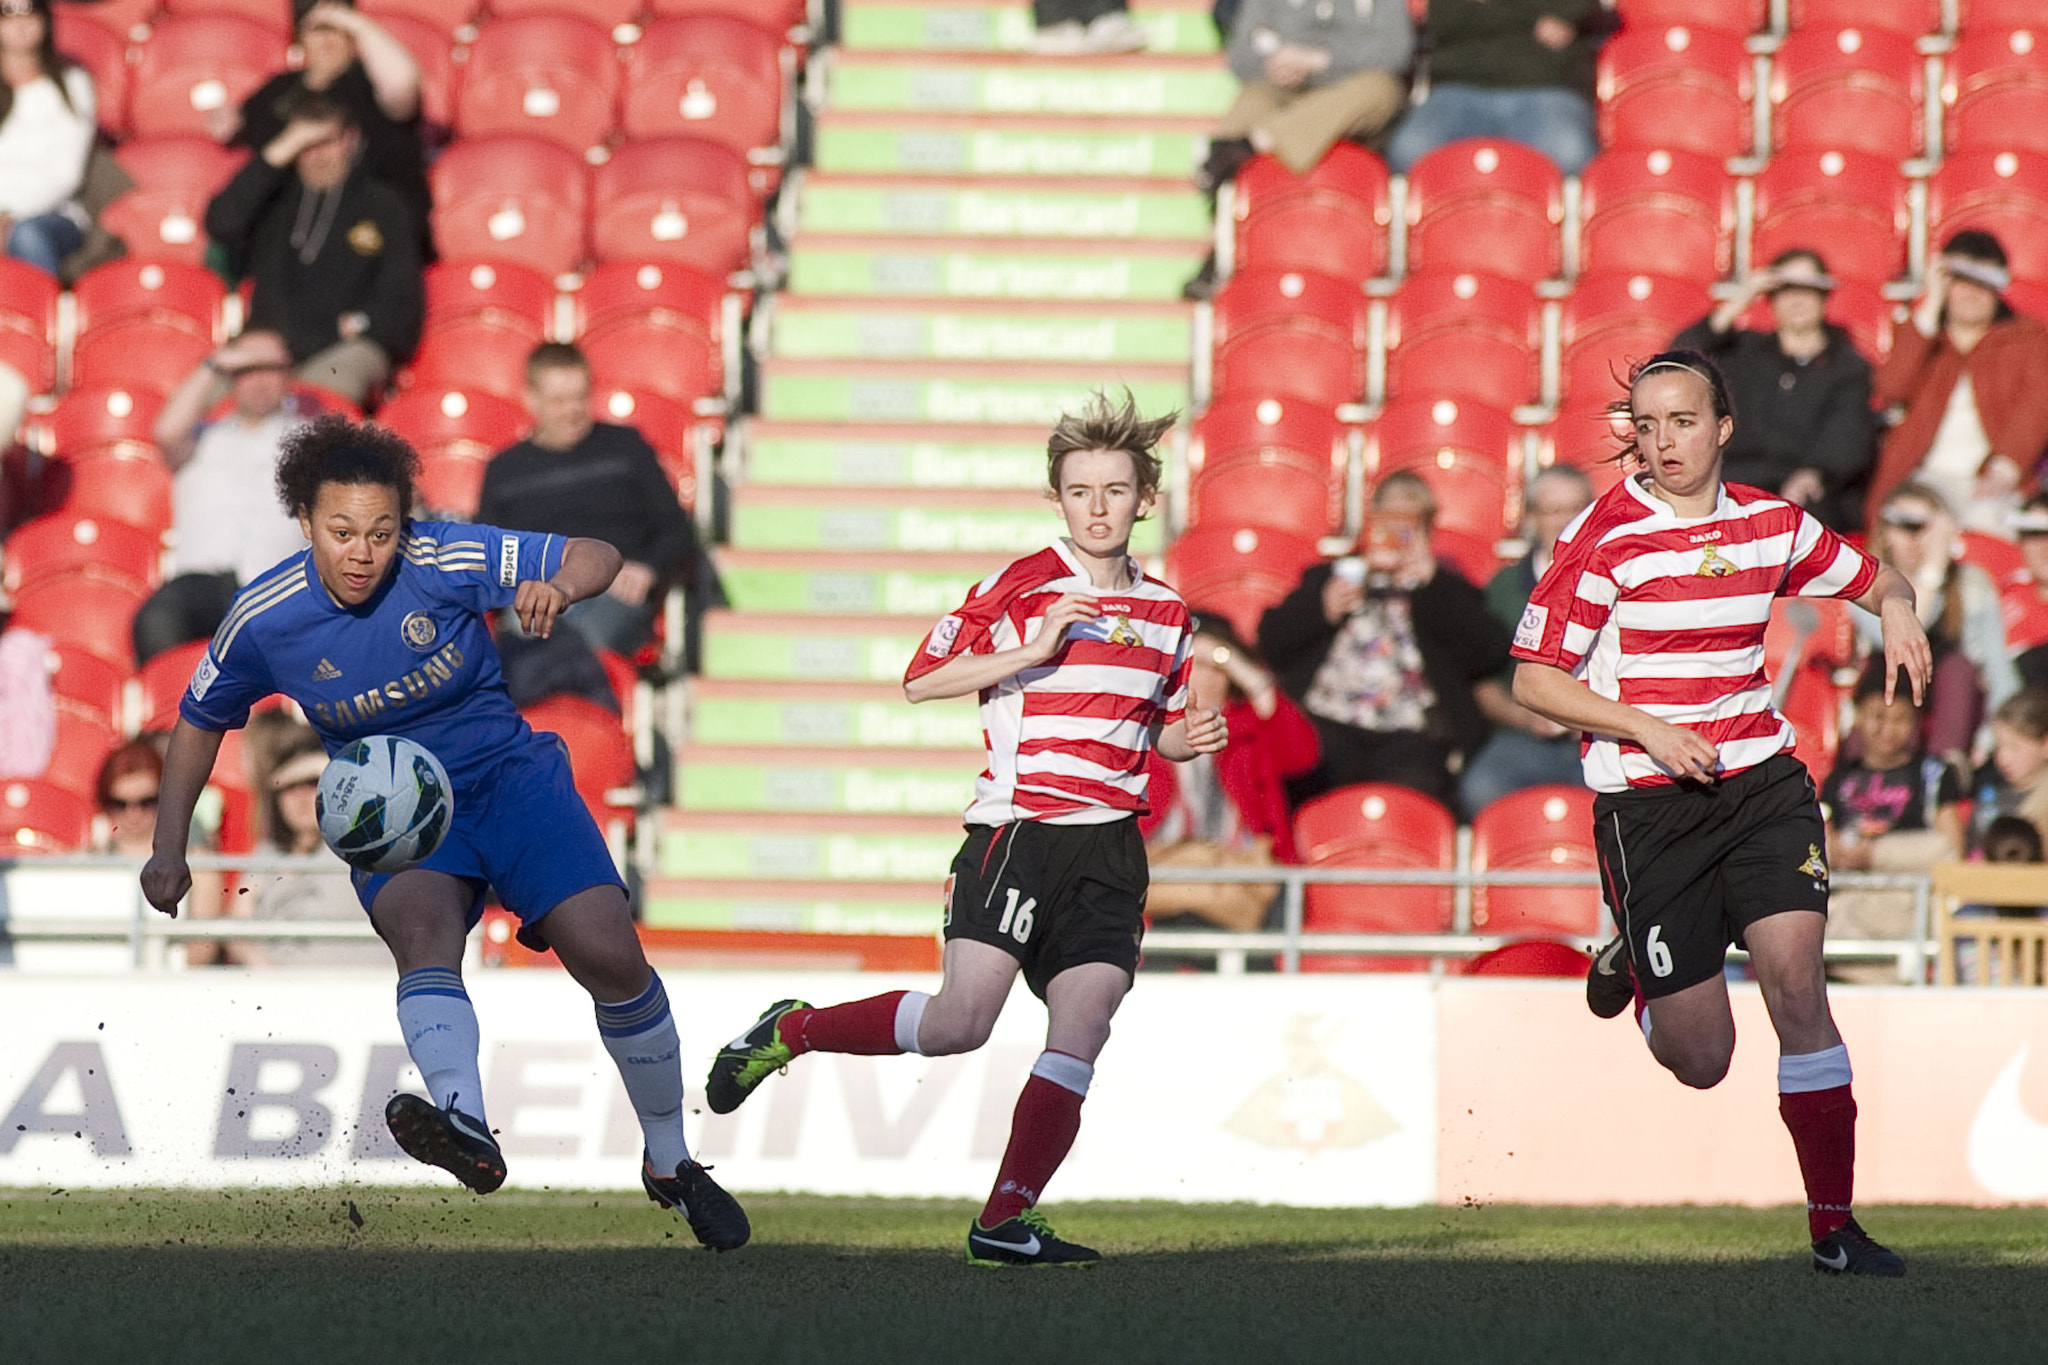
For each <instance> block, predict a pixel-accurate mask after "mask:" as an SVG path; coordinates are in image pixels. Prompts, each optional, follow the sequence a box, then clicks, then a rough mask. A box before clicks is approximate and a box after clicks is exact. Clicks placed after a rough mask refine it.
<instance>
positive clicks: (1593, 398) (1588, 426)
mask: <svg viewBox="0 0 2048 1365" xmlns="http://www.w3.org/2000/svg"><path fill="white" fill-rule="evenodd" d="M1612 397H1613V398H1621V397H1623V395H1622V393H1621V392H1620V390H1619V389H1618V388H1617V389H1616V390H1615V391H1614V392H1613V395H1612ZM1610 401H1612V400H1611V399H1610V398H1609V397H1607V396H1603V395H1602V394H1600V393H1598V392H1596V393H1593V394H1589V395H1584V396H1582V397H1580V398H1578V399H1576V400H1575V401H1574V402H1572V403H1571V404H1568V405H1567V406H1566V407H1564V408H1563V409H1562V410H1561V411H1560V412H1559V413H1558V415H1557V417H1556V418H1555V419H1554V420H1553V421H1552V422H1551V423H1550V425H1548V426H1547V427H1545V428H1544V429H1543V431H1542V433H1541V435H1540V436H1539V437H1538V438H1537V447H1536V463H1537V465H1538V467H1540V468H1546V469H1547V468H1549V467H1550V466H1551V465H1554V464H1563V465H1570V466H1572V467H1573V468H1574V469H1577V470H1579V471H1581V472H1583V473H1584V474H1585V475H1586V477H1587V478H1589V479H1591V480H1592V481H1593V489H1594V491H1595V492H1596V493H1604V492H1606V491H1607V490H1608V489H1609V488H1612V487H1613V486H1614V485H1615V484H1617V483H1619V482H1621V479H1622V477H1623V474H1624V472H1625V471H1624V470H1623V469H1622V468H1621V466H1619V465H1617V464H1615V463H1614V457H1615V455H1616V454H1618V453H1619V452H1620V450H1621V448H1622V446H1623V445H1624V444H1626V443H1627V441H1628V440H1629V437H1630V431H1629V420H1628V416H1627V414H1626V413H1623V414H1621V415H1619V416H1617V415H1615V414H1613V413H1610V412H1609V411H1608V410H1607V404H1608V403H1609V402H1610Z"/></svg>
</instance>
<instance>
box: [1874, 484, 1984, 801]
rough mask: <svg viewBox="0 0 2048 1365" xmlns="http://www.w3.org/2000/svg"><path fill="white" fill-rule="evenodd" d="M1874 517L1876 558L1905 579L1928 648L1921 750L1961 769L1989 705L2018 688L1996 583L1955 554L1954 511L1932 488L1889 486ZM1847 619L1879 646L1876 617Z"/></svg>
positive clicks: (1967, 758) (1967, 761) (1902, 485)
mask: <svg viewBox="0 0 2048 1365" xmlns="http://www.w3.org/2000/svg"><path fill="white" fill-rule="evenodd" d="M1878 521H1879V525H1880V530H1879V532H1878V538H1877V545H1876V551H1877V557H1878V559H1879V560H1880V561H1882V562H1884V563H1886V564H1889V565H1891V566H1892V567H1893V568H1895V569H1897V570H1898V571H1899V572H1900V573H1902V574H1904V575H1905V576H1906V578H1907V579H1908V580H1909V581H1910V582H1911V583H1912V584H1913V592H1914V596H1915V599H1916V607H1917V610H1918V612H1919V614H1920V624H1921V625H1923V626H1925V627H1926V629H1927V642H1928V644H1930V645H1931V646H1933V648H1934V681H1933V685H1932V687H1931V688H1930V689H1929V691H1928V695H1927V713H1928V719H1927V748H1928V751H1929V752H1931V753H1935V754H1938V755H1940V756H1941V757H1942V758H1945V759H1947V760H1948V761H1949V762H1952V763H1954V764H1956V765H1957V766H1958V767H1967V765H1968V764H1969V761H1970V757H1969V756H1970V752H1971V749H1972V747H1973V744H1974V740H1975V736H1976V734H1977V727H1978V726H1979V725H1980V724H1981V723H1982V720H1983V717H1984V714H1985V712H1986V711H1987V710H1991V711H1995V710H1997V709H1998V707H2000V706H2001V705H2003V704H2004V702H2005V699H2006V698H2007V697H2010V696H2011V695H2012V694H2013V693H2014V692H2016V691H2018V690H2019V685H2020V683H2019V674H2018V673H2017V672H2015V671H2014V669H2013V666H2012V658H2011V656H2010V655H2009V654H2008V652H2007V650H2006V645H2005V621H2004V619H2003V617H2002V615H2001V614H2000V609H1999V597H1998V585H1997V584H1995V583H1993V582H1992V581H1991V575H1989V574H1987V573H1985V572H1984V571H1983V570H1982V569H1980V568H1978V567H1977V566H1976V565H1975V564H1971V563H1968V562H1967V561H1965V560H1961V559H1958V558H1956V547H1957V544H1958V539H1957V528H1956V519H1955V513H1954V512H1953V511H1952V510H1951V509H1950V508H1949V506H1948V504H1947V502H1945V501H1944V500H1943V499H1942V496H1941V494H1940V492H1938V491H1937V490H1936V489H1935V488H1934V487H1933V486H1932V485H1929V484H1922V483H1907V484H1901V485H1899V486H1898V487H1897V488H1894V489H1893V490H1892V492H1891V496H1889V497H1887V498H1886V499H1885V500H1884V505H1883V507H1882V509H1881V510H1880V512H1879V514H1878ZM1853 619H1854V621H1855V629H1856V634H1857V637H1858V638H1859V639H1860V640H1861V641H1862V642H1863V643H1864V645H1866V646H1867V647H1869V648H1871V649H1877V648H1879V647H1880V646H1881V644H1882V641H1881V639H1880V635H1879V629H1878V626H1877V620H1876V618H1875V617H1873V616H1871V615H1870V614H1869V613H1868V612H1859V613H1857V614H1856V615H1855V617H1854V618H1853Z"/></svg>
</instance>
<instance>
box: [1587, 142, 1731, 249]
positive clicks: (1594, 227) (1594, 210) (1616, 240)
mask: <svg viewBox="0 0 2048 1365" xmlns="http://www.w3.org/2000/svg"><path fill="white" fill-rule="evenodd" d="M1579 223H1580V227H1579V270H1580V271H1581V272H1582V273H1586V272H1592V273H1600V272H1606V273H1614V272H1622V273H1626V274H1644V275H1669V276H1671V277H1672V278H1674V279H1681V280H1712V279H1718V278H1720V277H1721V276H1723V275H1726V274H1727V273H1728V271H1729V269H1730V268H1731V266H1732V265H1733V264H1734V260H1735V181H1734V179H1733V178H1732V177H1730V176H1729V174H1728V171H1727V168H1726V166H1724V165H1723V163H1722V162H1720V161H1719V160H1717V159H1716V158H1714V157H1710V156H1702V155H1700V154H1699V153H1697V152H1687V151H1673V150H1671V149H1669V148H1664V147H1652V148H1647V149H1645V148H1641V147H1620V148H1616V149H1614V150H1612V151H1608V152H1603V153H1601V154H1600V155H1599V156H1596V157H1594V158H1593V160H1592V161H1591V162H1590V163H1589V164H1588V165H1587V166H1586V169H1585V170H1584V171H1582V172H1581V173H1580V175H1579Z"/></svg>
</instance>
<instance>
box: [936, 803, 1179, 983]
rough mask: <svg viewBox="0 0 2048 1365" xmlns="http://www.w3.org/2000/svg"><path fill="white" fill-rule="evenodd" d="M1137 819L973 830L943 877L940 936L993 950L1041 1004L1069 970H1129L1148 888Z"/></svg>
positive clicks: (1027, 823) (1135, 963)
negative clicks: (1013, 963)
mask: <svg viewBox="0 0 2048 1365" xmlns="http://www.w3.org/2000/svg"><path fill="white" fill-rule="evenodd" d="M1151 881H1152V874H1151V870H1150V869H1149V868H1148V867H1147V866H1146V863H1145V841H1144V839H1143V838H1142V837H1141V836H1140V835H1139V834H1138V822H1137V821H1136V820H1111V821H1108V822H1107V823H1104V824H1099V825H1049V824H1046V823H1045V822H1044V821H1042V820H1019V821H1017V822H1015V823H1014V824H1008V825H972V826H969V827H968V831H967V842H966V843H964V844H962V845H961V846H960V852H959V853H957V854H955V855H954V857H953V875H951V876H950V877H948V878H946V938H947V940H948V941H951V940H952V939H956V938H965V939H972V940H974V941H975V942H976V943H986V944H989V945H991V946H993V947H997V948H1001V949H1002V950H1003V951H1004V952H1006V953H1008V954H1009V955H1010V956H1012V957H1014V958H1016V959H1017V961H1018V962H1020V963H1022V964H1023V967H1024V983H1025V984H1026V985H1028V986H1029V987H1031V993H1032V994H1033V995H1035V996H1037V997H1038V998H1039V999H1041V1000H1043V999H1045V988H1046V985H1047V983H1048V982H1050V981H1051V980H1052V979H1053V978H1054V977H1056V976H1058V975H1059V974H1060V973H1061V972H1063V971H1065V970H1067V968H1069V967H1078V966H1081V965H1082V964H1083V963H1087V962H1107V963H1110V964H1112V965H1114V966H1118V967H1121V968H1123V969H1124V971H1125V972H1126V973H1132V972H1136V971H1137V969H1138V944H1139V942H1140V941H1141V940H1142V939H1143V938H1144V936H1145V891H1146V888H1147V887H1148V886H1150V885H1151Z"/></svg>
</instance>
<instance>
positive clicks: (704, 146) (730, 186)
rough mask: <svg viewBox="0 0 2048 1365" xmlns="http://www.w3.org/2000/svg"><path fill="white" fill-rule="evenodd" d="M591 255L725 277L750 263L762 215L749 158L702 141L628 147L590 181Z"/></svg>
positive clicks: (665, 141) (678, 139)
mask: <svg viewBox="0 0 2048 1365" xmlns="http://www.w3.org/2000/svg"><path fill="white" fill-rule="evenodd" d="M591 204H592V209H591V228H590V245H591V254H592V255H594V256H596V257H597V259H598V260H600V261H617V260H631V261H650V260H651V261H674V262H678V263H680V264H683V265H687V266H691V267H693V268H695V269H698V270H703V271H706V272H708V273H710V274H713V275H717V276H720V277H723V276H724V275H726V274H729V273H730V272H732V271H734V270H737V269H739V268H740V267H742V266H744V265H745V264H746V262H747V258H748V254H749V252H750V250H751V233H752V230H753V227H754V223H755V221H756V218H757V216H758V212H757V207H756V204H755V200H754V192H753V190H752V188H751V186H750V183H749V181H748V179H747V163H746V159H745V158H744V157H742V156H741V155H740V154H739V153H738V152H735V151H733V150H732V149H731V148H730V147H726V146H722V145H720V144H719V143H716V142H708V141H705V140H703V139H701V138H688V137H664V138H653V139H650V140H648V141H645V142H629V143H626V144H625V145H624V146H622V147H620V148H618V149H617V150H616V151H615V152H613V153H612V157H611V159H610V160H609V161H607V162H605V164H604V165H602V166H599V167H597V168H596V170H595V171H594V172H592V174H591Z"/></svg>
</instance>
